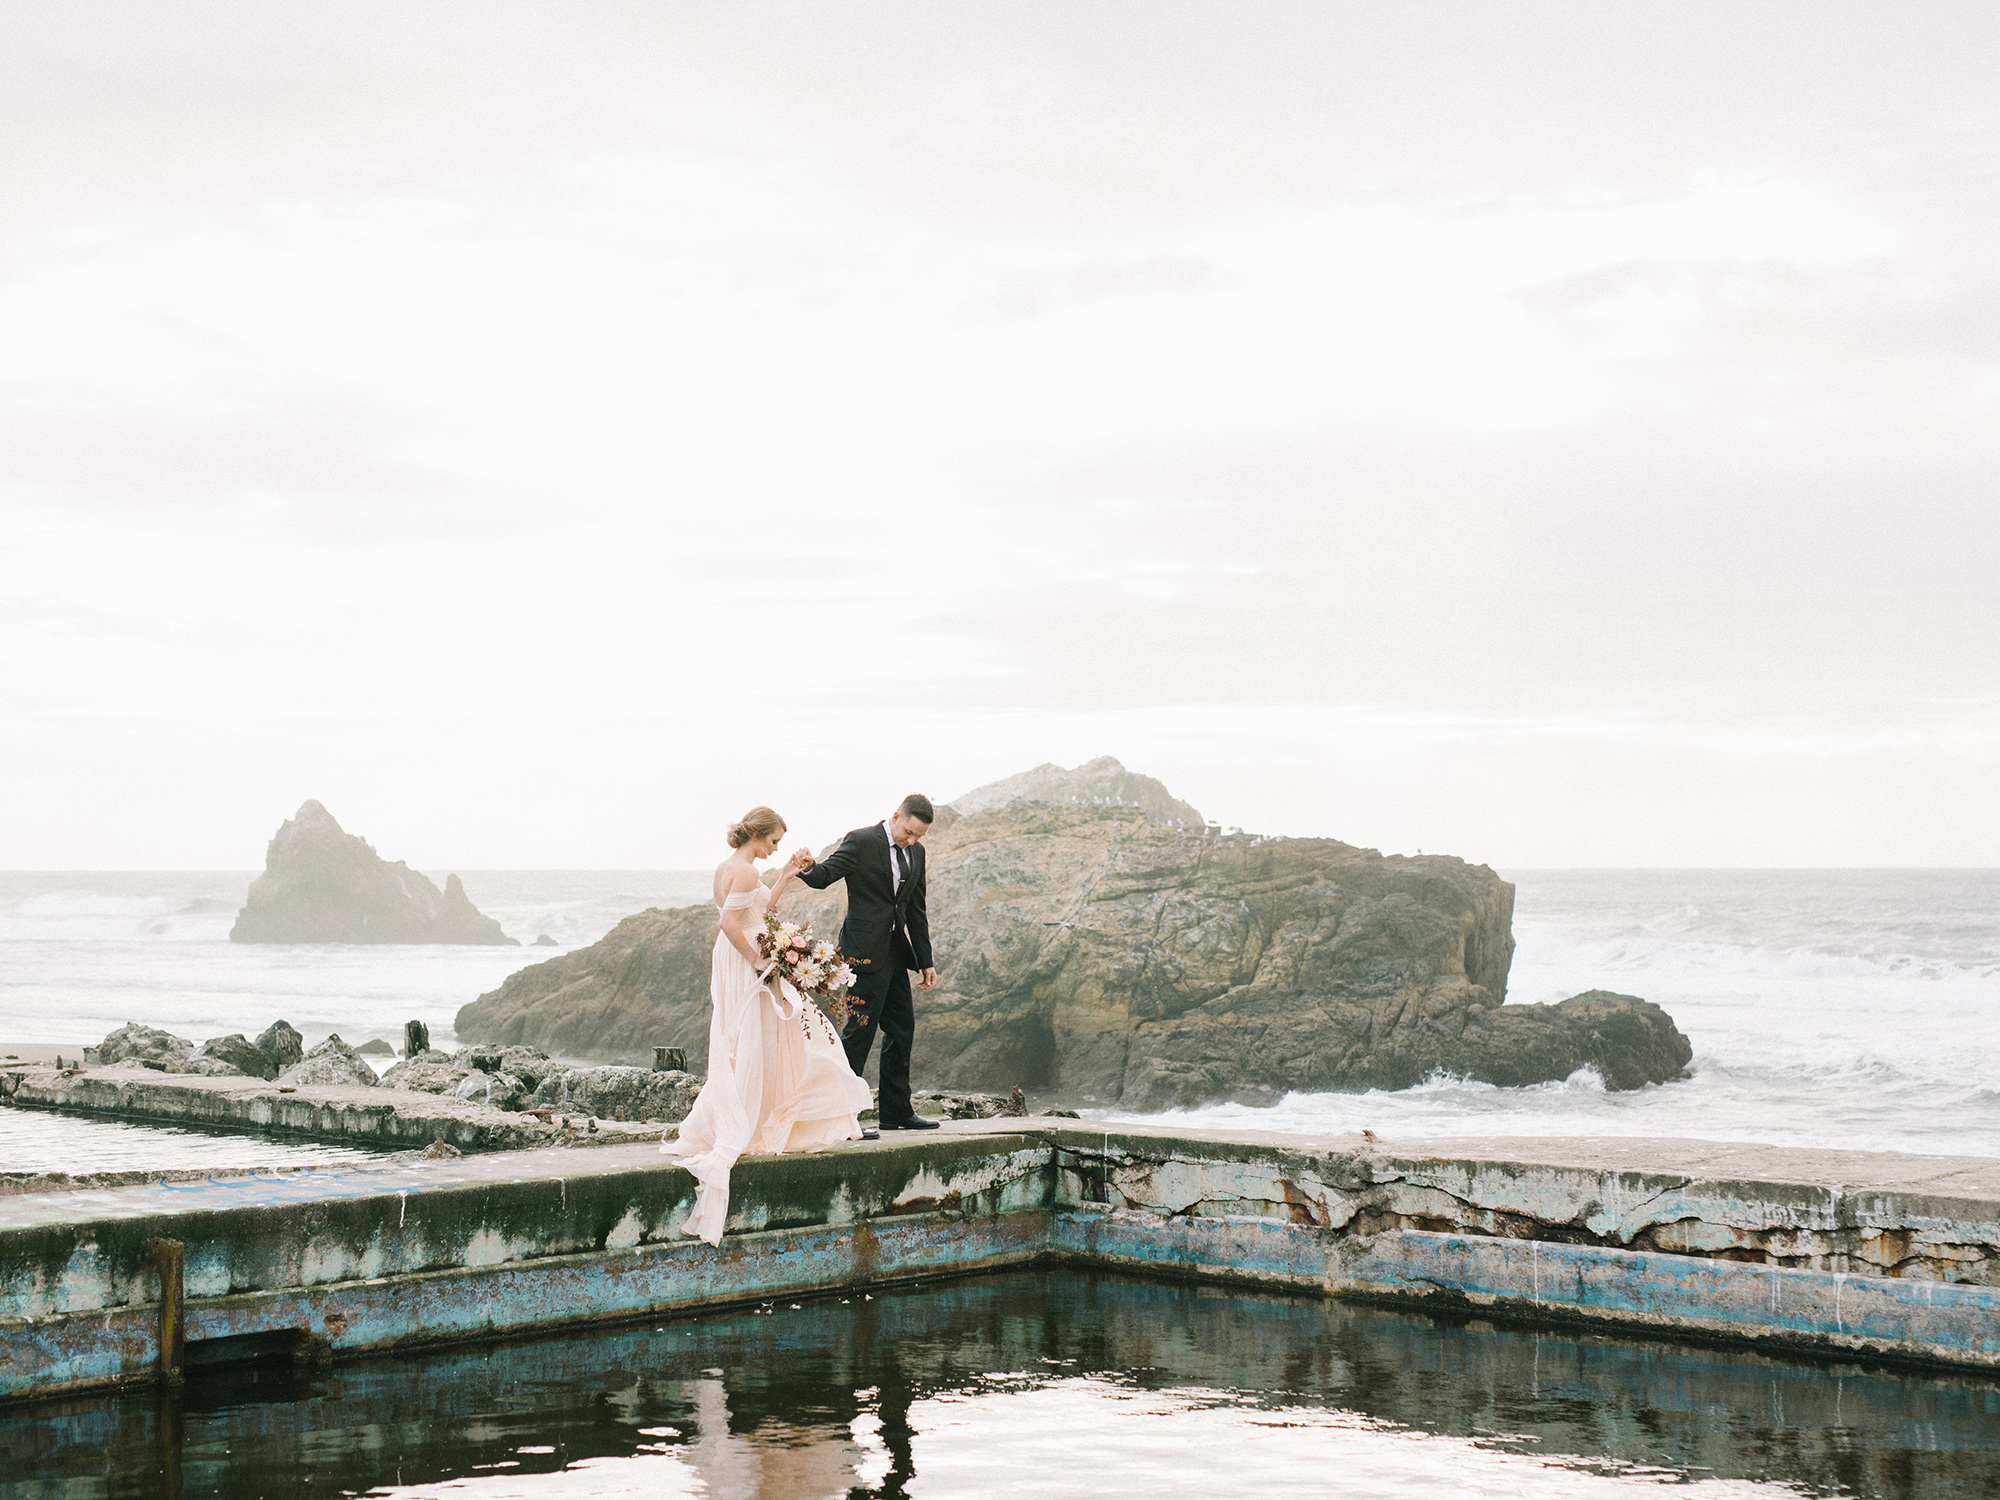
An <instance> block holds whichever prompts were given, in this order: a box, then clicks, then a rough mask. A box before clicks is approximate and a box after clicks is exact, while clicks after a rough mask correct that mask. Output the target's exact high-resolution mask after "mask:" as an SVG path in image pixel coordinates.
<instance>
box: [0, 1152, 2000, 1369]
mask: <svg viewBox="0 0 2000 1500" xmlns="http://www.w3.org/2000/svg"><path fill="white" fill-rule="evenodd" d="M1482 1152H1484V1153H1485V1154H1483V1155H1482V1154H1481V1153H1482ZM1835 1179H1841V1180H1835ZM1856 1182H1858V1183H1859V1184H1860V1185H1859V1187H1858V1188H1857V1187H1855V1186H1854V1185H1853V1184H1854V1183H1856ZM1995 1186H2000V1164H1996V1163H1992V1162H1985V1161H1979V1160H1967V1159H1957V1160H1953V1159H1946V1158H1925V1157H1861V1156H1855V1155H1852V1154H1845V1153H1805V1152H1769V1151H1764V1150H1762V1149H1761V1148H1756V1147H1719V1146H1715V1145H1713V1144H1711V1143H1707V1142H1673V1141H1640V1142H1595V1143H1592V1142H1560V1143H1546V1142H1541V1143H1537V1142H1486V1143H1470V1142H1434V1143H1410V1144H1406V1145H1404V1146H1402V1147H1400V1148H1391V1147H1388V1146H1386V1145H1383V1144H1381V1143H1377V1142H1367V1141H1356V1140H1353V1139H1351V1138H1312V1137H1280V1136H1251V1135H1191V1134H1185V1133H1182V1134H1174V1133H1171V1132H1167V1131H1161V1130H1152V1131H1139V1130H1113V1131H1105V1130H1101V1129H1097V1130H1093V1129H1089V1128H1086V1127H1079V1126H1072V1125H1068V1124H1061V1125H1044V1124H1041V1123H1038V1122H1028V1121H1019V1120H1010V1121H1006V1122H999V1121H984V1122H963V1123H960V1124H957V1125H955V1126H952V1127H948V1128H947V1129H945V1130H943V1131H940V1132H937V1133H936V1134H934V1135H929V1136H926V1137H923V1138H921V1139H910V1138H907V1137H894V1138H891V1139H887V1140H884V1141H880V1142H874V1143H867V1144H855V1145H852V1146H849V1147H845V1148H842V1149H838V1150H835V1151H829V1152H825V1153H819V1154H813V1155H803V1156H778V1157H749V1158H745V1159H744V1160H743V1161H742V1162H741V1163H740V1164H739V1166H738V1169H737V1173H736V1177H735V1181H734V1185H733V1196H732V1203H731V1215H730V1226H729V1227H730V1233H729V1234H728V1235H727V1237H725V1239H724V1241H723V1243H722V1245H721V1246H720V1247H713V1248H712V1247H710V1246H707V1245H703V1244H700V1243H698V1242H690V1241H686V1240H683V1239H682V1238H680V1236H679V1234H678V1228H679V1225H680V1223H681V1222H682V1220H683V1219H684V1218H685V1216H686V1214H687V1212H688V1210H689V1208H691V1206H692V1201H693V1181H692V1179H691V1178H690V1177H689V1176H688V1174H687V1173H686V1172H684V1171H682V1170H681V1169H679V1168H677V1167H673V1166H670V1165H668V1164H667V1163H665V1162H664V1161H662V1159H661V1158H660V1157H659V1155H658V1154H657V1152H656V1151H655V1150H654V1149H652V1148H648V1147H610V1148H607V1149H604V1150H600V1151H593V1152H586V1153H575V1152H569V1151H550V1150H545V1151H538V1152H522V1153H504V1154H495V1155H489V1156H481V1157H467V1158H463V1159H461V1160H458V1161H440V1162H411V1163H399V1164H395V1165H385V1166H372V1165H371V1166H365V1167H341V1168H334V1169H322V1170H316V1171H307V1172H295V1173H287V1174H284V1175H282V1176H280V1175H264V1174H257V1175H253V1176H250V1177H246V1178H228V1179H222V1178H218V1179H214V1180H208V1181H203V1182H199V1183H185V1184H168V1183H158V1184H153V1185H149V1186H145V1187H125V1188H117V1189H109V1190H103V1191H96V1192H82V1193H71V1194H61V1195H53V1194H41V1195H31V1196H27V1195H24V1196H19V1197H14V1198H9V1199H0V1399H9V1398H12V1399H19V1398H24V1397H31V1396H40V1395H46V1394H50V1393H53V1392H56V1391H61V1390H78V1389H86V1388H89V1387H92V1386H98V1385H107V1384H116V1383H119V1382H123V1381H130V1380H144V1379H149V1378H153V1377H154V1374H155V1372H156V1371H157V1368H158V1363H159V1357H160V1347H161V1346H160V1339H159V1331H158V1330H159V1322H160V1319H159V1311H160V1298H161V1292H160V1288H159V1285H158V1280H157V1277H156V1275H155V1273H154V1270H153V1265H154V1261H153V1259H152V1257H151V1254H150V1252H149V1249H148V1246H149V1244H150V1243H151V1242H152V1241H153V1240H154V1239H155V1238H160V1239H166V1240H171V1241H175V1242H178V1243H179V1244H181V1245H183V1246H184V1247H185V1249H184V1254H183V1257H182V1261H181V1264H182V1265H183V1267H184V1270H183V1273H182V1274H183V1282H182V1286H183V1290H184V1294H185V1297H186V1304H185V1329H186V1336H187V1338H188V1339H189V1340H191V1341H192V1342H191V1343H190V1345H189V1351H190V1354H189V1357H190V1359H191V1360H195V1361H198V1360H199V1358H200V1357H201V1356H202V1354H203V1348H204V1346H208V1352H210V1353H216V1352H217V1351H218V1350H219V1349H220V1348H221V1346H218V1345H214V1344H213V1342H212V1341H216V1340H225V1339H227V1340H242V1339H245V1338H248V1337H251V1336H255V1335H273V1336H277V1335H283V1336H285V1337H289V1338H293V1339H295V1340H297V1341H299V1342H300V1346H301V1347H304V1346H306V1345H311V1346H316V1347H318V1348H319V1349H321V1350H323V1351H324V1352H326V1353H327V1354H329V1355H333V1356H341V1355H350V1354H362V1353H371V1352H379V1351H382V1350H389V1349H396V1348H405V1347H410V1346H412V1345H414V1344H423V1343H434V1342H442V1341H450V1340H454V1339H464V1338H483V1337H494V1336H501V1335H505V1334H508V1333H514V1332H524V1331H530V1330H534V1329H540V1328H548V1327H552V1326H560V1325H565V1324H570V1323H574V1322H577V1321H591V1320H599V1321H606V1320H617V1319H621V1318H636V1317H644V1316H649V1315H654V1314H660V1313H670V1312H677V1311H685V1310H688V1309H692V1308H698V1307H708V1306H714V1305H717V1304H722V1303H729V1302H745V1301H756V1300H761V1299H769V1298H776V1297H781V1296H786V1295H793V1296H796V1295H800V1294H804V1293H809V1292H825V1291H828V1290H833V1289H838V1288H850V1287H851V1288H862V1287H866V1286H869V1285H872V1284H874V1283H875V1282H878V1281H883V1280H894V1279H900V1278H906V1277H909V1276H919V1275H921V1276H932V1275H942V1274H955V1273H960V1272H966V1271H973V1270H983V1269H987V1268H990V1267H994V1266H999V1265H1008V1264H1017V1263H1020V1262H1022V1261H1026V1260H1032V1259H1036V1258H1054V1259H1060V1260H1065V1261H1070V1262H1075V1263H1081V1264H1088V1265H1100V1266H1107V1267H1119V1268H1124V1269H1133V1270H1143V1271H1147V1272H1151V1273H1155V1274H1165V1275H1171V1276H1177V1277H1187V1278H1195V1279H1202V1280H1217V1281H1233V1282H1244V1283H1251V1284H1257V1285H1264V1286H1270V1287H1272V1288H1274V1289H1284V1290H1288V1291H1308V1292H1312V1293H1315V1294H1322V1295H1333V1296H1343V1297H1360V1298H1367V1299H1369V1300H1388V1301H1396V1302H1404V1303H1411V1304H1415V1305H1418V1306H1438V1305H1441V1304H1442V1305H1450V1306H1454V1307H1476V1308H1484V1309H1489V1310H1492V1311H1495V1312H1499V1313H1504V1314H1507V1315H1509V1316H1514V1317H1523V1318H1548V1319H1566V1320H1577V1319H1582V1320H1589V1321H1592V1322H1596V1323H1599V1324H1609V1325H1615V1326H1621V1327H1627V1328H1635V1329H1645V1330H1650V1331H1653V1332H1656V1333H1661V1334H1664V1335H1668V1336H1673V1337H1693V1338H1700V1339H1703V1340H1710V1339H1724V1340H1730V1341H1742V1342H1751V1343H1775V1344H1781V1345H1784V1346H1787V1347H1791V1348H1796V1349H1801V1350H1807V1351H1820V1352H1823V1353H1840V1354H1843V1355H1857V1354H1858V1355H1868V1356H1879V1357H1882V1358H1886V1359H1901V1360H1915V1361H1923V1362H1929V1363H1938V1364H1952V1365H1959V1366H1971V1367H1978V1368H1987V1369H2000V1286H1995V1285H1993V1284H1992V1274H1993V1267H1994V1263H1995V1258H1996V1257H1995V1253H1994V1252H1995V1237H1994V1235H1993V1233H1992V1226H1993V1225H1994V1224H1995V1223H1996V1222H2000V1213H1996V1211H1995V1210H1996V1205H1995V1201H1994V1197H1995V1195H1994V1193H1993V1188H1994V1187H1995ZM1666 1229H1671V1230H1672V1234H1671V1235H1667V1236H1663V1235H1662V1233H1661V1231H1662V1230H1666ZM1871 1231H1872V1234H1871V1233H1870V1232H1871ZM1884 1239H1892V1240H1893V1241H1894V1242H1895V1247H1896V1248H1895V1253H1896V1258H1895V1260H1894V1262H1893V1264H1891V1265H1889V1266H1888V1267H1887V1268H1888V1269H1890V1270H1891V1271H1893V1273H1894V1274H1891V1275H1882V1274H1865V1273H1857V1272H1856V1271H1854V1270H1852V1269H1850V1268H1849V1267H1850V1266H1851V1265H1852V1264H1854V1263H1856V1262H1859V1263H1860V1264H1863V1265H1866V1266H1870V1267H1874V1268H1876V1269H1877V1270H1878V1271H1879V1270H1880V1269H1881V1268H1882V1267H1881V1266H1880V1265H1879V1264H1878V1262H1877V1261H1874V1260H1870V1259H1868V1254H1869V1253H1870V1251H1869V1247H1870V1246H1874V1245H1878V1244H1879V1242H1881V1241H1882V1240H1884ZM1669 1244H1671V1245H1679V1246H1685V1247H1686V1248H1678V1249H1670V1248H1665V1246H1666V1245H1669ZM1711 1246H1713V1247H1715V1248H1708V1247H1711ZM1755 1255H1763V1256H1765V1257H1766V1258H1765V1259H1764V1260H1762V1261H1761V1262H1760V1261H1757V1260H1754V1259H1752V1257H1753V1256H1755ZM1781 1256H1789V1257H1790V1258H1791V1260H1793V1261H1797V1262H1801V1263H1799V1264H1788V1263H1785V1261H1784V1260H1783V1259H1782V1258H1781ZM1813 1262H1817V1263H1813Z"/></svg>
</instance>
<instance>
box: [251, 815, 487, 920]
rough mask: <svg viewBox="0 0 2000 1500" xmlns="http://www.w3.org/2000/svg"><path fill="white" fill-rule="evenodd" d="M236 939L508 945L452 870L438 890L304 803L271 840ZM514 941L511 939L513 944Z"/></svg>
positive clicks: (422, 877) (417, 873)
mask: <svg viewBox="0 0 2000 1500" xmlns="http://www.w3.org/2000/svg"><path fill="white" fill-rule="evenodd" d="M229 936H230V940H231V941H233V942H238V943H492V944H500V943H509V944H514V943H515V940H514V939H513V938H510V937H508V936H507V934H506V933H504V932H502V931H501V930H500V924H499V923H498V922H496V921H494V920H493V919H492V918H491V917H488V916H484V915H482V914H481V913H480V911H479V908H477V907H476V906H474V905H473V904H472V901H471V899H470V898H469V897H468V896H467V895H466V894H465V887H464V886H463V885H462V884H460V882H459V878H458V877H457V876H456V875H453V876H451V877H450V878H449V879H447V880H446V881H445V887H444V889H443V890H442V891H440V890H439V889H438V888H437V887H436V886H435V885H433V884H431V882H430V880H429V879H428V878H427V877H425V876H424V875H422V874H420V873H419V872H417V871H415V870H412V869H411V868H410V867H409V866H408V865H406V864H404V863H403V862H402V861H401V860H398V861H396V863H394V864H390V863H389V862H388V861H387V860H385V859H383V858H382V856H381V855H379V854H377V853H376V852H375V851H374V849H372V848H371V847H370V846H369V844H368V841H367V840H366V839H364V838H361V837H359V836H357V835H355V834H351V833H347V832H344V831H343V830H342V828H341V826H340V825H339V824H338V823H336V822H335V821H334V820H333V814H332V813H330V812H328V811H327V810H326V809H325V808H323V807H321V806H320V805H319V804H318V803H317V802H308V803H306V804H305V805H304V806H303V807H301V808H300V809H299V810H298V814H297V816H296V817H293V818H291V819H289V820H288V821H287V822H286V823H285V825H284V826H283V827H281V828H280V829H279V830H278V832H277V836H276V837H275V838H273V839H272V840H271V847H270V850H269V852H268V853H267V854H266V856H265V859H264V873H263V874H261V875H259V876H258V877H257V878H256V879H255V880H254V881H252V882H251V885H250V900H249V902H248V904H247V905H245V906H244V908H243V910H242V912H241V913H239V914H238V916H237V918H236V925H235V926H234V927H232V928H231V929H230V932H229ZM515 945H516V946H518V944H515Z"/></svg>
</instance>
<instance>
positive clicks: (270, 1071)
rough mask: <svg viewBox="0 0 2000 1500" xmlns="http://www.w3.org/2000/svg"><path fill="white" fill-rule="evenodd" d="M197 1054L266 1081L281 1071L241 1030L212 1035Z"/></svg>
mask: <svg viewBox="0 0 2000 1500" xmlns="http://www.w3.org/2000/svg"><path fill="white" fill-rule="evenodd" d="M99 1055H100V1056H101V1055H102V1054H101V1053H100V1054H99ZM195 1055H196V1056H197V1057H206V1058H213V1059H214V1060H215V1061H216V1062H219V1063H223V1064H225V1065H227V1066H228V1067H230V1068H232V1069H234V1070H235V1071H236V1072H238V1073H241V1074H242V1075H243V1076H244V1077H246V1078H261V1079H263V1080H264V1081H265V1082H266V1083H268V1082H270V1081H271V1080H272V1079H274V1078H276V1077H277V1076H278V1072H279V1068H278V1064H277V1060H276V1059H275V1058H273V1057H272V1056H271V1054H270V1053H268V1052H266V1051H265V1050H264V1049H263V1048H262V1047H260V1046H258V1045H257V1044H256V1043H255V1042H253V1041H250V1040H249V1039H248V1038H246V1037H245V1036H244V1035H243V1033H242V1032H240V1031H232V1032H231V1033H230V1034H229V1035H228V1036H217V1037H210V1038H209V1039H208V1040H207V1041H205V1042H203V1043H202V1044H201V1051H200V1052H198V1053H196V1054H195Z"/></svg>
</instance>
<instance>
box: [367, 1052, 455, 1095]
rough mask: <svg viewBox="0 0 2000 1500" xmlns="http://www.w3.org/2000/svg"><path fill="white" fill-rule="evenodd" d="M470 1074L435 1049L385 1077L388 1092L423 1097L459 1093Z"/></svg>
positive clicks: (419, 1055)
mask: <svg viewBox="0 0 2000 1500" xmlns="http://www.w3.org/2000/svg"><path fill="white" fill-rule="evenodd" d="M469 1071H470V1070H469V1069H467V1068H461V1067H458V1066H456V1065H455V1064H454V1063H453V1062H452V1060H451V1054H450V1053H448V1052H439V1051H438V1050H436V1049H435V1048H432V1049H430V1050H428V1051H425V1052H419V1053H418V1054H417V1055H416V1056H415V1057H406V1058H404V1059H403V1060H402V1061H401V1062H399V1063H397V1064H396V1065H395V1066H394V1067H393V1068H391V1069H389V1071H388V1072H386V1073H384V1074H383V1075H382V1077H381V1084H382V1087H383V1088H385V1089H410V1090H413V1091H414V1092H417V1093H423V1094H450V1093H455V1092H457V1090H458V1086H459V1084H460V1083H462V1082H463V1081H464V1080H465V1076H466V1074H467V1073H468V1072H469Z"/></svg>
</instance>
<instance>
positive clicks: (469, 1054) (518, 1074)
mask: <svg viewBox="0 0 2000 1500" xmlns="http://www.w3.org/2000/svg"><path fill="white" fill-rule="evenodd" d="M451 1063H452V1066H453V1067H456V1068H464V1069H465V1070H466V1071H467V1072H474V1071H477V1072H481V1073H508V1074H511V1075H512V1076H514V1077H515V1078H518V1079H520V1080H521V1082H522V1083H523V1084H524V1085H525V1086H526V1088H527V1090H528V1092H529V1093H531V1094H532V1093H533V1092H534V1091H535V1090H536V1089H538V1088H540V1087H541V1085H542V1080H543V1079H545V1078H548V1077H549V1076H551V1075H552V1074H556V1073H561V1072H564V1071H566V1070H567V1068H568V1064H567V1063H559V1062H551V1061H550V1060H549V1055H548V1053H546V1052H544V1051H543V1050H542V1049H541V1048H540V1047H523V1046H519V1045H515V1046H509V1047H460V1048H459V1049H458V1051H456V1052H454V1053H452V1055H451Z"/></svg>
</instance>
